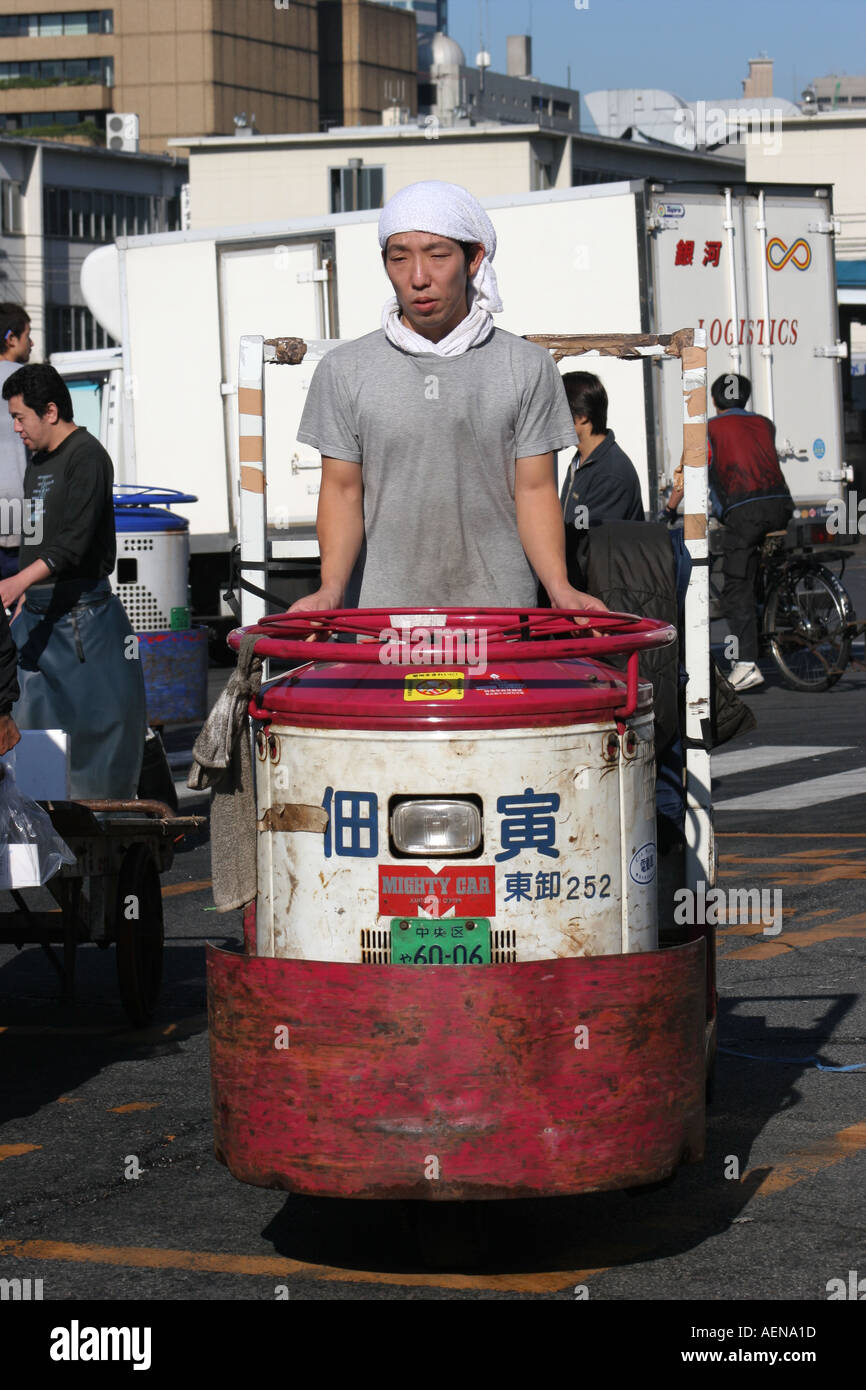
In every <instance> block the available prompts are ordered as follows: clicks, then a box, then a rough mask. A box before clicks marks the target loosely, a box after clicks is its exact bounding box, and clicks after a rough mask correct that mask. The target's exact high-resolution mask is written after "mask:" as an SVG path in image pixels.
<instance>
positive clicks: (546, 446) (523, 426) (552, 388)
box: [514, 348, 577, 459]
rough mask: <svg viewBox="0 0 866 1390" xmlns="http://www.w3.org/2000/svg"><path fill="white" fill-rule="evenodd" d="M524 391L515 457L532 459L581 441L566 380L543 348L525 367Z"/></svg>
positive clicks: (519, 411)
mask: <svg viewBox="0 0 866 1390" xmlns="http://www.w3.org/2000/svg"><path fill="white" fill-rule="evenodd" d="M520 365H523V366H524V377H525V379H524V382H523V389H522V390H521V391H520V393H519V400H520V406H519V409H518V414H517V422H516V425H515V430H514V457H515V458H519V459H520V458H531V457H532V456H533V455H535V454H547V453H550V452H551V450H556V449H567V448H569V447H573V446H574V444H575V443H576V442H577V441H576V437H575V430H574V421H573V420H572V418H571V410H570V409H569V405H568V397H567V396H566V394H565V387H564V386H563V384H562V377H561V376H560V375H559V372H558V371H557V370H556V364H555V363H554V361H553V358H552V357H551V356H550V354H549V353H548V352H545V351H544V349H543V348H539V349H538V350H537V353H535V352H534V353H533V354H532V356H531V357H530V358H529V360H528V361H527V362H526V363H525V365H524V364H520Z"/></svg>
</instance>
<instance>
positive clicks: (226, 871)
mask: <svg viewBox="0 0 866 1390" xmlns="http://www.w3.org/2000/svg"><path fill="white" fill-rule="evenodd" d="M255 645H256V635H255V633H248V634H247V635H246V637H244V638H243V639H242V640H241V645H240V650H239V652H238V664H237V666H236V667H235V669H234V671H233V672H232V674H231V676H230V677H229V681H228V684H227V685H226V688H225V690H224V691H223V692H222V694H221V695H220V697H219V699H218V700H217V702H216V704H215V705H214V707H213V709H212V710H211V712H210V714H209V715H208V717H207V721H206V722H205V724H204V726H203V728H202V730H201V732H200V734H199V736H198V738H197V739H196V741H195V743H194V744H193V749H192V758H193V762H192V768H191V769H190V773H189V776H188V777H187V779H186V784H187V786H188V787H192V788H194V789H195V790H200V789H201V788H202V787H210V788H211V790H212V796H211V818H210V853H211V879H212V882H213V900H214V904H215V905H216V910H217V912H231V911H232V910H233V909H234V908H238V907H246V905H247V903H251V902H253V901H254V900H255V896H256V793H255V782H254V778H253V763H252V755H251V752H250V736H249V729H250V721H249V718H248V716H247V706H248V705H249V702H250V700H251V699H252V697H253V696H254V695H258V693H259V690H260V689H261V684H262V659H261V657H260V656H256V654H255Z"/></svg>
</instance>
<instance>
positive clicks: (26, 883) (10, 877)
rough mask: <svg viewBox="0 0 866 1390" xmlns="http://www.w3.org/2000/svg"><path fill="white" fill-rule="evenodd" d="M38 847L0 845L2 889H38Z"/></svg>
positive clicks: (0, 885) (0, 881)
mask: <svg viewBox="0 0 866 1390" xmlns="http://www.w3.org/2000/svg"><path fill="white" fill-rule="evenodd" d="M40 882H41V879H40V871H39V846H38V845H4V844H0V888H38V887H39V884H40Z"/></svg>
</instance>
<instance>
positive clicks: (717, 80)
mask: <svg viewBox="0 0 866 1390" xmlns="http://www.w3.org/2000/svg"><path fill="white" fill-rule="evenodd" d="M481 4H483V7H484V10H485V31H486V32H485V39H486V44H487V48H488V50H489V52H490V53H491V56H492V58H493V67H494V68H495V69H496V71H497V72H505V66H506V65H505V39H506V35H508V34H525V33H527V32H530V33H531V34H532V56H533V62H532V66H533V71H534V73H535V75H536V76H537V77H540V78H542V79H543V80H544V81H546V82H555V83H558V84H560V85H562V86H565V84H566V77H567V72H566V69H567V66H568V64H570V65H571V85H572V86H573V87H576V88H577V89H578V90H579V91H581V92H590V91H594V90H595V89H597V88H600V87H661V88H663V89H665V90H667V91H673V92H676V93H677V95H678V96H681V97H682V98H683V99H684V100H686V101H695V100H697V99H698V98H700V97H703V98H704V99H710V98H715V97H735V96H740V95H741V93H742V87H741V85H740V84H741V80H742V78H744V77H745V76H746V74H747V73H748V70H749V68H748V60H749V58H757V57H758V56H759V55H761V54H766V56H767V57H768V58H772V59H773V60H774V68H773V75H774V86H773V91H774V95H776V96H781V97H787V98H788V99H789V100H793V99H794V96H795V94H796V96H797V97H798V98H799V95H800V92H801V91H802V89H803V87H805V86H806V84H807V82H809V81H810V80H811V79H812V78H815V77H821V76H824V74H826V73H829V72H842V71H847V72H849V73H863V72H866V0H588V8H587V9H583V10H577V9H575V5H574V0H481ZM479 8H480V6H479V0H448V32H449V33H450V35H451V36H452V38H455V39H456V40H457V42H458V43H459V44H460V46H461V48H463V50H464V52H465V53H466V58H467V61H468V62H469V63H470V64H474V62H475V55H476V53H477V52H478V36H479ZM530 15H531V23H530ZM488 16H489V18H488ZM795 83H796V86H795Z"/></svg>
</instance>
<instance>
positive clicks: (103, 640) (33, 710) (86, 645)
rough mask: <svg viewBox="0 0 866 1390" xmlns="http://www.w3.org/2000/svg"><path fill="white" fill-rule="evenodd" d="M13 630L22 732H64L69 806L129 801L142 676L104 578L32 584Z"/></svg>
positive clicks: (138, 741)
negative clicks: (104, 800)
mask: <svg viewBox="0 0 866 1390" xmlns="http://www.w3.org/2000/svg"><path fill="white" fill-rule="evenodd" d="M11 632H12V636H13V638H14V640H15V645H16V646H17V648H18V683H19V685H20V687H21V695H20V698H19V699H18V701H17V702H16V704H15V705H13V707H12V718H13V719H14V720H15V723H16V724H17V725H18V727H19V729H64V730H65V731H66V733H67V734H68V735H69V750H70V791H69V794H70V796H71V797H72V799H73V800H80V801H86V800H92V799H96V798H102V797H107V798H116V799H119V800H127V799H129V798H131V797H134V796H135V794H136V791H137V789H138V779H139V776H140V774H141V760H142V756H143V752H144V737H145V694H144V678H143V676H142V672H141V662H140V661H139V659H138V649H137V642H136V639H135V638H134V636H133V632H132V628H131V627H130V625H129V619H128V618H127V616H126V611H125V609H124V607H123V604H122V603H121V602H120V599H119V598H117V597H116V596H115V595H114V594H113V593H112V592H111V585H110V584H109V582H108V580H107V579H100V580H97V581H94V580H92V579H82V580H58V581H57V583H56V584H54V585H46V584H42V585H39V584H34V585H32V586H31V587H30V588H29V589H28V590H27V594H26V598H25V601H24V607H23V608H22V610H21V612H20V614H19V615H18V617H17V618H16V619H15V621H14V622H13V624H12V627H11ZM130 639H131V640H130Z"/></svg>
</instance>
